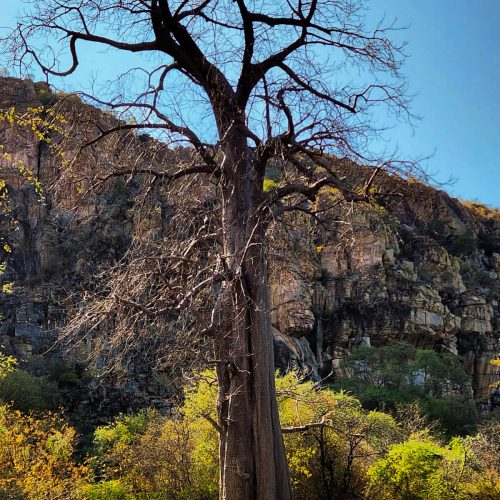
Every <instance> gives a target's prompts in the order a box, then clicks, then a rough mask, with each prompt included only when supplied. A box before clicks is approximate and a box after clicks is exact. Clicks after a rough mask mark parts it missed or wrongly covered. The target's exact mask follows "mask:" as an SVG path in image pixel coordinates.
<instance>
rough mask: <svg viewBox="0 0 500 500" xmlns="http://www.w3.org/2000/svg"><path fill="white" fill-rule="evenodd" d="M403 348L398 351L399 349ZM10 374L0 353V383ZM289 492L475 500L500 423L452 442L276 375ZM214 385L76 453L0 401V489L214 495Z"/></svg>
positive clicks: (57, 433) (417, 418)
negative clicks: (88, 451)
mask: <svg viewBox="0 0 500 500" xmlns="http://www.w3.org/2000/svg"><path fill="white" fill-rule="evenodd" d="M397 351H398V349H396V352H397ZM14 370H15V367H14V360H13V359H12V358H8V357H5V356H2V357H0V379H1V378H3V379H5V377H7V376H8V375H9V374H11V373H13V371H14ZM276 387H277V394H278V407H279V414H280V419H281V422H282V426H283V432H284V439H285V447H286V457H287V462H288V465H289V468H290V472H291V479H292V486H293V490H294V495H295V497H296V498H297V499H298V500H314V499H318V500H320V499H321V500H323V499H344V498H346V499H347V498H381V499H383V498H387V499H393V498H394V499H404V500H406V499H436V500H438V499H441V498H447V499H471V500H472V499H475V498H485V499H487V498H491V499H493V498H498V496H499V495H500V475H499V474H500V470H499V466H500V463H499V458H498V457H499V456H500V454H499V451H500V449H499V445H498V440H497V439H496V436H497V435H498V431H499V428H498V427H499V425H500V424H499V422H495V421H491V422H486V423H485V424H483V425H482V426H481V428H480V429H479V431H478V433H477V434H476V435H475V436H469V437H466V438H457V437H455V438H452V439H451V440H450V441H448V442H446V441H443V440H442V439H440V438H439V437H438V436H437V435H436V434H433V432H432V428H431V427H432V426H431V427H429V424H428V421H426V420H425V419H423V418H422V416H421V415H420V414H419V412H418V409H417V407H416V406H415V405H413V406H411V405H410V406H408V405H407V406H399V407H397V410H398V411H397V412H396V413H395V416H391V415H389V414H387V413H384V412H380V411H374V410H371V411H369V410H364V409H363V408H362V405H361V403H360V401H359V400H358V399H356V398H355V397H353V396H350V395H348V394H346V393H344V392H333V391H332V390H330V389H328V388H321V387H319V386H318V385H317V384H314V383H313V382H304V381H301V380H300V379H299V377H298V376H297V374H295V373H294V372H290V373H288V374H286V375H285V376H283V377H278V378H277V379H276ZM216 397H217V384H216V376H215V374H214V373H213V372H211V371H205V372H202V373H198V374H196V375H195V377H194V378H193V380H192V381H191V383H190V384H188V385H187V386H186V387H185V389H184V398H183V403H182V404H181V405H180V406H179V407H178V408H177V409H176V410H174V411H173V412H172V413H171V414H170V415H167V416H166V415H160V414H159V413H158V412H157V411H155V410H149V409H146V410H142V411H139V412H138V413H135V414H131V415H120V416H118V417H117V418H116V419H115V420H114V421H113V422H112V423H110V424H108V425H105V426H101V427H98V428H97V429H96V430H95V433H94V448H93V454H92V456H90V457H88V458H87V459H85V460H84V459H82V458H80V459H79V460H76V459H75V454H74V451H75V444H76V434H75V431H74V429H73V428H71V427H70V426H69V425H68V424H67V423H66V422H65V421H64V419H63V418H62V416H60V415H57V414H55V413H51V412H43V413H38V414H32V413H22V412H20V411H19V410H15V409H13V408H12V407H10V406H7V405H5V404H4V405H2V406H0V496H1V497H2V498H6V499H29V500H38V499H41V498H61V499H82V500H83V499H88V500H113V499H114V500H131V499H186V500H187V499H190V500H210V499H216V498H218V477H219V465H218V444H219V432H220V429H219V426H218V424H217V422H216V420H215V417H216V405H215V401H216Z"/></svg>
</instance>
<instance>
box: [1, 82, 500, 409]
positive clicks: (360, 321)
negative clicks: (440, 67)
mask: <svg viewBox="0 0 500 500" xmlns="http://www.w3.org/2000/svg"><path fill="white" fill-rule="evenodd" d="M48 93H50V89H48V88H47V87H46V86H44V85H42V84H33V83H32V82H30V81H19V80H15V79H0V105H1V106H2V107H7V106H10V105H17V106H21V107H27V106H33V105H35V106H39V105H40V104H41V101H42V100H43V99H42V98H44V99H45V98H46V96H47V94H48ZM82 106H83V105H82ZM87 108H88V107H87ZM87 108H86V109H87ZM99 117H100V119H105V118H102V117H101V115H99ZM77 132H78V131H77ZM0 141H1V143H2V144H4V146H5V148H6V149H7V150H8V151H9V152H11V153H12V154H14V155H16V156H17V157H19V158H20V159H22V161H23V162H24V163H25V164H26V165H27V166H28V167H29V168H30V169H32V170H33V171H34V172H36V174H37V175H38V176H39V177H40V178H41V180H42V182H44V183H46V184H47V185H50V184H52V183H53V182H54V178H57V175H58V174H57V169H56V168H55V162H54V159H53V158H52V157H51V156H50V154H49V153H48V152H47V150H46V149H45V148H44V145H43V144H40V143H39V142H38V141H37V140H36V139H34V138H33V136H32V135H31V134H24V133H23V132H22V131H19V130H17V129H15V128H13V127H9V126H7V127H5V126H4V127H3V128H0ZM75 142H76V139H75ZM0 168H1V175H0V177H2V178H5V179H6V180H7V181H8V182H9V185H10V188H11V189H10V193H11V195H10V196H11V203H12V205H13V207H14V210H13V213H14V215H15V218H16V219H17V221H18V224H17V227H16V229H15V230H12V228H11V227H8V226H7V225H6V222H5V220H3V219H2V224H3V225H2V226H1V227H2V230H3V234H2V235H1V236H2V237H4V238H7V239H8V241H9V243H10V244H11V246H12V247H13V249H14V252H13V254H12V255H11V256H10V257H9V258H8V260H7V264H8V268H7V272H6V274H5V275H4V276H2V277H1V278H0V279H3V280H4V281H9V280H15V282H16V289H15V293H14V294H12V295H5V294H1V295H0V315H1V324H0V346H2V349H3V350H4V351H7V352H9V353H12V354H14V355H15V356H16V357H17V358H18V359H20V360H21V361H23V362H25V364H26V365H29V364H30V363H32V362H33V360H35V359H38V357H39V356H41V355H44V356H45V358H46V359H49V360H50V359H51V357H57V356H58V354H57V352H54V351H49V349H50V348H51V346H52V345H53V343H54V340H55V339H57V336H58V333H57V332H58V328H59V327H60V326H61V325H62V324H64V322H65V317H66V316H65V315H66V314H67V312H66V310H65V305H64V304H65V302H64V299H65V297H67V296H68V294H70V293H71V292H72V291H73V290H76V289H78V287H79V284H80V282H81V280H82V279H83V276H84V275H86V274H89V273H94V272H95V271H96V270H97V269H98V268H99V266H100V265H102V264H103V263H107V262H113V261H115V260H116V259H118V258H120V256H121V255H123V253H124V251H125V250H126V249H127V246H128V244H129V242H130V239H131V235H132V234H133V232H134V230H137V224H138V222H137V220H136V218H137V213H134V211H133V210H131V209H130V207H131V202H130V200H131V197H133V196H134V192H133V188H132V187H127V188H126V189H123V188H120V187H119V186H114V187H112V188H110V189H109V190H108V191H105V192H101V193H94V194H93V195H92V197H90V198H89V199H87V200H86V202H85V203H81V202H80V201H81V200H79V203H78V208H75V207H76V206H77V200H76V198H75V197H76V196H77V193H78V192H79V190H78V189H77V188H75V186H74V185H72V188H71V189H69V188H68V190H67V191H66V193H67V194H66V195H65V196H64V195H58V196H53V197H50V193H49V197H48V198H47V199H46V200H45V201H41V200H39V199H38V198H37V195H36V194H35V193H34V190H33V188H32V187H31V186H29V185H26V184H25V183H23V182H20V181H19V179H18V176H15V175H11V174H10V173H9V172H10V170H9V168H10V166H9V165H8V163H6V162H3V163H0ZM16 179H17V180H16ZM56 180H57V179H56ZM391 182H393V183H396V184H397V185H398V189H400V190H404V196H400V197H397V198H394V199H390V200H389V201H385V202H384V204H383V205H381V202H380V200H377V201H376V202H374V204H373V205H367V204H358V205H357V206H354V207H352V206H349V207H345V206H343V205H340V207H341V208H338V209H335V210H334V212H333V213H330V214H329V215H328V218H326V219H325V220H324V221H323V222H324V225H325V226H327V229H328V230H325V229H324V228H319V227H318V226H315V225H314V224H313V223H312V222H311V221H310V220H306V219H305V218H302V217H300V216H297V215H293V217H294V220H293V221H292V222H293V224H292V225H291V226H290V227H293V229H292V230H287V231H286V232H283V231H282V229H280V228H279V227H276V228H274V229H273V231H274V232H275V235H274V238H273V241H276V242H277V243H276V244H274V245H273V246H272V248H271V250H270V251H271V257H270V266H269V268H270V283H271V302H272V311H271V312H272V321H273V326H274V328H275V346H276V358H277V363H278V365H279V366H280V367H281V368H282V369H286V368H288V367H294V368H298V369H301V370H303V371H305V372H307V373H308V374H309V375H310V376H311V377H312V378H313V379H319V378H321V377H323V376H327V375H328V374H330V373H331V372H333V373H334V374H335V373H337V372H338V371H339V362H340V360H341V359H342V358H343V357H345V356H346V355H347V354H348V353H349V352H350V351H352V349H354V348H355V347H357V346H359V345H361V344H369V345H373V346H380V345H384V344H386V343H388V342H390V341H391V340H395V339H399V340H406V341H409V342H411V343H413V344H414V345H416V346H417V347H421V348H432V349H436V350H438V351H447V352H451V353H454V354H458V355H460V356H462V357H463V359H464V365H465V367H466V369H467V370H468V372H469V373H470V374H471V375H472V377H473V388H474V391H475V395H476V397H477V398H481V397H484V396H485V394H486V393H487V391H488V386H489V384H490V383H492V382H493V381H494V380H495V379H496V378H497V374H496V373H495V368H494V367H493V366H492V365H491V364H490V363H489V361H490V360H491V359H492V358H493V357H496V356H497V354H498V352H499V351H500V344H499V337H500V280H499V276H500V274H499V273H500V214H499V213H498V212H496V211H494V210H490V209H488V208H486V207H482V206H480V205H470V206H465V205H463V204H461V203H460V202H458V201H457V200H454V199H452V198H450V197H449V196H448V195H447V194H446V193H444V192H442V191H436V190H434V189H432V188H430V187H427V186H423V185H421V184H418V183H413V184H411V185H409V184H407V183H404V182H403V181H401V180H400V179H392V180H391ZM79 189H81V188H79ZM165 210H166V208H165V207H164V206H163V205H161V204H158V207H157V209H155V210H153V211H152V214H153V215H152V216H151V217H150V219H148V221H147V223H146V222H144V221H143V222H142V226H141V231H143V232H144V234H146V233H147V235H149V236H150V237H151V238H158V237H161V223H162V221H161V219H162V217H163V216H164V215H163V214H164V213H165ZM84 353H85V346H81V353H80V355H79V356H77V355H75V357H74V358H71V359H67V362H68V363H70V364H72V365H74V366H77V367H80V368H78V369H82V368H81V365H82V363H83V362H84V358H85V355H84ZM130 375H131V377H129V378H128V380H125V381H122V382H120V383H116V384H115V385H114V386H112V387H106V386H99V387H96V388H95V391H94V393H92V394H93V395H92V394H91V395H90V396H88V394H87V395H86V396H82V401H80V403H79V404H80V405H82V404H83V405H84V407H85V408H87V410H86V409H85V408H84V409H83V410H81V411H82V413H85V411H87V412H90V410H88V408H90V407H91V405H92V404H94V403H95V404H102V400H103V398H108V399H109V397H110V394H111V393H113V394H116V398H115V400H118V401H119V403H118V404H117V406H116V407H115V408H114V409H113V410H110V411H116V409H127V408H128V407H130V406H133V405H134V404H136V405H141V404H144V402H145V401H146V402H149V403H151V401H153V402H154V403H155V404H162V403H165V399H161V398H160V399H159V398H158V394H159V393H160V392H161V391H160V389H161V384H157V385H155V383H153V382H152V379H151V374H144V373H143V374H141V373H139V372H133V373H131V374H130ZM90 389H92V387H89V390H90ZM92 398H94V399H92ZM99 401H101V403H99ZM165 404H166V403H165ZM85 405H87V406H85ZM108 409H109V408H108Z"/></svg>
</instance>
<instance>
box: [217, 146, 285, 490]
mask: <svg viewBox="0 0 500 500" xmlns="http://www.w3.org/2000/svg"><path fill="white" fill-rule="evenodd" d="M250 155H251V151H250V150H249V148H248V147H247V146H246V141H245V139H244V138H242V137H234V138H232V139H231V138H230V139H228V147H226V148H225V158H224V164H223V168H224V180H223V188H222V189H223V196H222V198H223V239H224V253H225V255H226V256H228V264H229V267H230V268H231V270H232V274H233V275H234V279H233V280H232V281H231V282H230V283H226V286H225V288H224V291H223V293H222V297H223V299H221V308H220V315H221V322H220V324H221V325H224V326H223V327H222V328H221V330H220V332H219V339H218V343H217V351H218V353H217V357H218V360H219V366H218V371H217V373H218V381H219V401H218V411H219V422H220V426H221V429H222V432H221V438H220V454H219V456H220V498H221V499H222V500H226V499H227V500H240V499H241V500H249V499H262V500H267V499H269V500H274V499H280V500H288V499H290V498H291V496H292V495H291V487H290V479H289V473H288V467H287V463H286V457H285V450H284V446H283V438H282V434H281V427H280V423H279V416H278V408H277V403H276V392H275V385H274V354H273V338H272V331H271V320H270V310H269V309H270V307H269V288H268V281H267V267H266V256H265V249H264V236H265V221H263V220H262V219H261V214H262V207H261V206H260V205H261V202H262V178H260V177H259V175H262V174H259V173H257V172H255V170H254V168H253V165H252V162H251V158H250Z"/></svg>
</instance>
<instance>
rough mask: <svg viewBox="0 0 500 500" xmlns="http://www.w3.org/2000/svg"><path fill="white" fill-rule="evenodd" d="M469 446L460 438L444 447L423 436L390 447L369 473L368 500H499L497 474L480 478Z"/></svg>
mask: <svg viewBox="0 0 500 500" xmlns="http://www.w3.org/2000/svg"><path fill="white" fill-rule="evenodd" d="M471 445H472V441H471V440H470V439H461V438H454V439H452V440H451V441H450V443H449V444H448V445H445V444H442V443H440V442H438V441H437V440H436V439H435V438H432V437H431V436H429V434H428V433H425V432H424V433H420V434H415V435H413V436H411V437H410V438H409V439H408V440H407V441H405V442H404V443H400V444H395V445H393V446H391V448H390V450H389V452H388V453H387V455H386V456H385V457H384V458H381V459H380V460H378V461H377V462H375V463H374V464H373V465H372V467H371V468H370V469H369V471H368V476H369V489H368V497H369V498H377V499H388V500H389V499H390V500H399V499H401V500H419V499H422V500H424V499H425V500H442V499H445V498H446V499H450V500H465V499H473V498H492V499H493V498H499V497H498V494H499V493H500V489H499V486H500V483H499V481H498V479H499V476H498V473H496V474H493V476H490V477H484V476H483V474H482V472H483V471H482V469H481V464H480V463H479V462H478V461H477V458H476V456H475V455H474V453H473V450H472V446H471ZM485 493H487V494H486V495H484V494H485ZM483 495H484V496H483Z"/></svg>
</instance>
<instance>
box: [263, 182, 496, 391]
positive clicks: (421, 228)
mask: <svg viewBox="0 0 500 500" xmlns="http://www.w3.org/2000/svg"><path fill="white" fill-rule="evenodd" d="M421 189H422V190H423V193H422V192H419V193H413V195H411V194H410V195H409V196H408V197H406V198H405V199H404V201H403V200H399V201H398V202H397V203H394V204H393V205H392V206H391V205H388V206H386V207H385V208H384V209H382V210H381V209H380V207H379V208H378V209H377V210H374V209H373V207H368V206H362V205H359V206H356V207H353V208H351V209H350V210H351V212H350V214H346V213H343V214H341V215H342V219H343V222H344V223H347V224H348V225H349V228H350V229H349V234H348V235H347V236H344V238H339V237H338V234H339V232H338V231H335V230H334V232H335V235H334V236H333V237H331V236H330V237H328V236H325V235H324V240H323V241H321V242H320V243H318V241H317V242H316V248H314V245H313V244H312V243H311V244H310V248H309V249H306V248H303V251H302V253H301V255H302V259H303V260H304V261H307V265H305V264H304V262H302V263H301V265H297V263H296V261H287V258H284V259H282V260H281V262H280V261H279V260H278V261H276V267H275V269H274V271H273V286H272V291H273V294H272V302H273V308H274V311H275V313H274V316H273V320H274V326H275V327H276V328H277V329H278V330H279V331H280V332H281V333H282V334H286V335H291V336H293V337H295V338H299V339H301V338H306V339H308V341H309V343H310V346H311V348H312V350H313V352H314V353H315V357H316V361H317V364H318V370H319V372H320V373H321V374H322V375H326V374H327V373H329V372H330V371H331V370H332V369H333V370H334V371H336V370H337V369H338V367H339V361H340V360H341V359H342V358H343V357H345V355H346V354H347V353H349V352H350V351H351V350H352V349H353V348H354V347H356V346H359V345H361V344H368V345H373V346H381V345H384V344H386V343H387V342H389V341H391V340H395V339H398V340H406V341H408V342H410V343H412V344H414V345H415V346H417V347H420V348H427V349H435V350H438V351H446V352H450V353H452V354H458V355H460V356H462V357H463V358H464V364H465V367H466V369H467V371H468V372H469V373H470V374H471V375H472V377H473V388H474V391H475V395H476V397H482V396H485V395H486V394H487V393H488V391H489V389H488V387H489V385H490V384H491V383H493V382H494V381H495V380H496V379H497V378H498V374H497V373H496V370H495V367H494V366H492V365H491V364H490V363H489V361H490V360H491V359H492V358H494V357H495V356H496V355H497V354H498V352H499V350H500V345H499V342H500V339H499V337H500V321H499V320H500V309H499V300H500V281H499V278H498V274H497V269H498V253H497V252H495V251H494V250H498V246H499V241H500V231H499V228H500V212H495V211H493V210H491V211H490V218H484V217H482V215H481V213H478V212H477V210H474V209H472V210H471V209H470V208H468V207H466V206H464V205H461V204H460V203H458V202H457V201H456V200H453V199H451V198H449V197H448V196H447V195H446V194H445V193H443V192H439V191H435V190H433V189H432V188H426V187H422V188H421ZM421 196H425V197H426V199H425V200H424V201H425V202H426V203H428V205H429V207H427V208H425V209H424V210H422V208H421V202H422V199H421V198H420V197H421ZM431 209H432V210H431ZM426 212H427V213H426ZM401 214H404V216H401ZM333 226H335V224H333ZM328 238H329V239H328ZM313 318H314V319H313ZM300 325H303V326H302V330H301V327H300ZM312 325H313V326H312ZM337 371H338V370H337Z"/></svg>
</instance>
